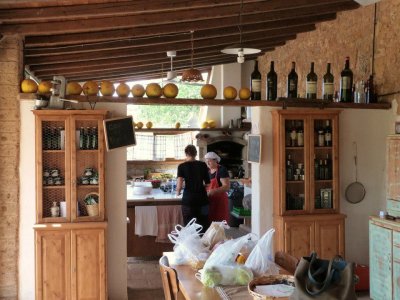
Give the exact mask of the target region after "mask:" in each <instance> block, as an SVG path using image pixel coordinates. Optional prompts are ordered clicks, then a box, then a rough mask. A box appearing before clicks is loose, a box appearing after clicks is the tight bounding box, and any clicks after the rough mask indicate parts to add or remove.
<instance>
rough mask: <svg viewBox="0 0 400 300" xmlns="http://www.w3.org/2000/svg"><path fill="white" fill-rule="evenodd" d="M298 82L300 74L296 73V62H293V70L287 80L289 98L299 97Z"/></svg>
mask: <svg viewBox="0 0 400 300" xmlns="http://www.w3.org/2000/svg"><path fill="white" fill-rule="evenodd" d="M297 82H298V76H297V73H296V63H295V62H294V61H293V62H292V70H291V71H290V73H289V75H288V81H287V97H288V98H297Z"/></svg>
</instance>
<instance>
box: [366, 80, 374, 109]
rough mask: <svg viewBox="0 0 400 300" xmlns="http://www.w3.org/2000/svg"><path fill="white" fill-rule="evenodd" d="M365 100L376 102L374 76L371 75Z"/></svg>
mask: <svg viewBox="0 0 400 300" xmlns="http://www.w3.org/2000/svg"><path fill="white" fill-rule="evenodd" d="M365 102H366V103H376V97H375V91H374V76H373V75H370V76H369V78H368V80H367V85H366V87H365Z"/></svg>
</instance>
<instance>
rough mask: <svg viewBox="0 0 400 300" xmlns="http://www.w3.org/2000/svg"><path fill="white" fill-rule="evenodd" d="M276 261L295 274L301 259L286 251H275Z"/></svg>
mask: <svg viewBox="0 0 400 300" xmlns="http://www.w3.org/2000/svg"><path fill="white" fill-rule="evenodd" d="M275 263H276V264H278V265H280V266H281V267H282V268H284V269H285V270H286V271H288V272H289V273H290V274H292V275H293V274H294V271H296V268H297V265H298V264H299V259H298V258H297V257H294V256H292V255H290V254H287V253H286V252H283V251H278V252H276V253H275Z"/></svg>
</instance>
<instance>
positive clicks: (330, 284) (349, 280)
mask: <svg viewBox="0 0 400 300" xmlns="http://www.w3.org/2000/svg"><path fill="white" fill-rule="evenodd" d="M353 269H354V264H353V263H349V262H346V261H345V260H344V259H343V258H342V257H340V256H335V257H334V258H332V259H331V260H325V259H319V258H318V257H317V254H316V253H315V252H313V253H311V255H310V256H309V257H303V258H301V260H300V262H299V265H298V266H297V268H296V272H295V274H294V280H295V286H296V288H295V291H294V293H293V294H292V295H291V297H290V299H291V300H305V299H324V300H356V299H357V296H356V293H355V288H354V272H353Z"/></svg>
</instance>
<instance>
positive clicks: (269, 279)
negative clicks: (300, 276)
mask: <svg viewBox="0 0 400 300" xmlns="http://www.w3.org/2000/svg"><path fill="white" fill-rule="evenodd" d="M269 284H286V285H290V286H294V277H293V276H292V275H270V276H263V277H258V278H254V279H253V280H252V281H250V282H249V285H248V290H249V293H250V295H252V296H253V299H254V300H275V299H279V300H288V299H289V298H288V297H274V296H266V295H261V294H258V293H256V292H255V291H254V290H255V288H256V286H257V285H269Z"/></svg>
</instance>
